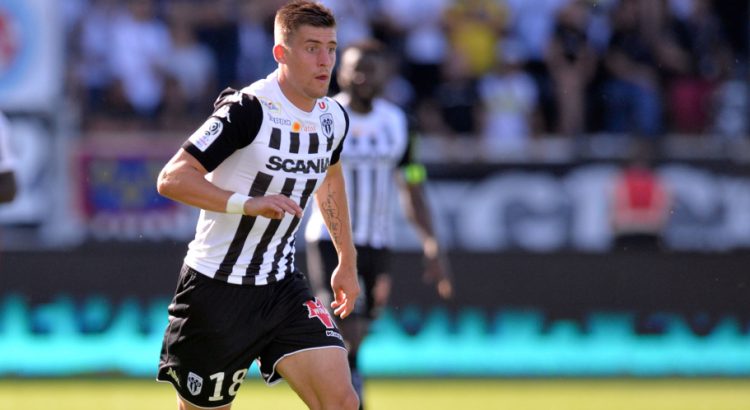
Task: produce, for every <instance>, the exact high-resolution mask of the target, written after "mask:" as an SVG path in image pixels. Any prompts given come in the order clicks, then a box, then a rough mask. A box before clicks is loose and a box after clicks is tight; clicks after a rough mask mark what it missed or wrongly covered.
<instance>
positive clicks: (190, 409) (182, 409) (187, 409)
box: [177, 395, 232, 410]
mask: <svg viewBox="0 0 750 410" xmlns="http://www.w3.org/2000/svg"><path fill="white" fill-rule="evenodd" d="M231 408H232V404H231V403H229V404H227V405H226V406H221V407H212V408H211V410H229V409H231ZM205 409H206V408H205V407H196V406H193V405H192V404H190V403H188V402H186V401H185V400H182V397H180V396H179V395H178V396H177V410H205Z"/></svg>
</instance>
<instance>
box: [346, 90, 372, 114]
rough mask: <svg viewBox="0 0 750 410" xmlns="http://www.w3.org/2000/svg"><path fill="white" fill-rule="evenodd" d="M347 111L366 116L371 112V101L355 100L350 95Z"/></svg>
mask: <svg viewBox="0 0 750 410" xmlns="http://www.w3.org/2000/svg"><path fill="white" fill-rule="evenodd" d="M349 109H351V110H352V111H354V112H356V113H359V114H367V113H369V112H370V111H372V100H365V99H362V98H355V97H354V96H352V95H351V94H350V100H349Z"/></svg>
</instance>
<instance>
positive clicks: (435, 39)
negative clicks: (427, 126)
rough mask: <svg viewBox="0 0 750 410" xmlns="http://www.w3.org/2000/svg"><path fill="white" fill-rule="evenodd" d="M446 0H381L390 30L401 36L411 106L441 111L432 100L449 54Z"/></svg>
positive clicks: (399, 47)
mask: <svg viewBox="0 0 750 410" xmlns="http://www.w3.org/2000/svg"><path fill="white" fill-rule="evenodd" d="M449 5H450V1H449V0H381V10H382V11H383V14H384V17H385V19H386V20H387V22H388V23H387V26H388V27H389V30H391V31H392V33H393V34H391V35H390V36H389V37H390V38H391V39H395V38H400V39H401V40H400V41H401V44H400V45H396V49H398V50H400V52H401V53H402V57H403V63H404V67H403V69H404V73H405V74H404V76H405V78H406V79H407V80H409V82H410V83H411V85H412V87H413V88H414V101H412V105H411V107H410V108H413V109H415V110H416V111H420V110H426V111H429V113H430V115H432V114H434V115H436V116H437V115H440V114H439V112H437V107H436V104H435V101H434V95H435V88H436V87H437V85H438V84H439V83H440V67H441V65H442V64H443V61H445V59H446V58H448V56H449V54H448V52H449V44H448V40H447V38H446V32H445V29H444V15H445V10H446V9H447V7H448V6H449Z"/></svg>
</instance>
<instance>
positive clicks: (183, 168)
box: [156, 149, 302, 219]
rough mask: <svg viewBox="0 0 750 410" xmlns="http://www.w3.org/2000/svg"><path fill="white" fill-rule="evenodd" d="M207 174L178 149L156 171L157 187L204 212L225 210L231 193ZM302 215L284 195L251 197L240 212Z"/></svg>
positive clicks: (281, 215)
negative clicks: (211, 180)
mask: <svg viewBox="0 0 750 410" xmlns="http://www.w3.org/2000/svg"><path fill="white" fill-rule="evenodd" d="M207 173H208V171H206V169H205V168H204V167H203V165H201V163H200V162H198V160H197V159H196V158H195V157H193V156H192V155H190V154H189V153H188V152H187V151H185V150H183V149H180V150H179V151H178V152H177V154H175V155H174V156H173V157H172V159H170V160H169V162H167V165H165V166H164V169H162V170H161V172H160V173H159V178H158V180H157V185H156V186H157V189H158V191H159V193H160V194H161V195H163V196H165V197H167V198H169V199H173V200H175V201H178V202H182V203H184V204H187V205H192V206H195V207H198V208H201V209H205V210H207V211H214V212H226V209H227V201H228V200H229V197H230V196H231V195H232V194H233V193H234V192H231V191H227V190H224V189H221V188H219V187H217V186H216V185H214V184H212V183H211V182H209V181H208V180H207V179H206V178H205V175H206V174H207ZM285 212H286V213H289V214H292V215H295V216H297V217H301V216H302V209H301V208H300V207H299V205H297V203H296V202H294V201H293V200H291V199H290V198H288V197H286V196H284V195H270V196H265V197H258V198H251V199H249V200H247V201H246V202H245V204H244V214H245V215H252V216H264V217H266V218H274V219H280V218H282V217H283V216H284V213H285Z"/></svg>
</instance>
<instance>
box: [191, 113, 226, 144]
mask: <svg viewBox="0 0 750 410" xmlns="http://www.w3.org/2000/svg"><path fill="white" fill-rule="evenodd" d="M223 129H224V124H222V122H221V120H219V119H218V118H214V117H211V118H209V119H208V120H206V122H204V123H203V125H201V127H200V128H198V130H196V131H195V132H194V133H193V135H191V136H190V138H189V139H188V140H189V141H190V142H191V143H192V144H193V145H195V147H196V148H198V149H199V150H201V152H205V151H206V150H207V149H208V147H210V146H211V144H213V142H214V141H215V140H216V138H218V137H219V135H221V131H222V130H223Z"/></svg>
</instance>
